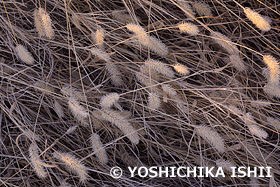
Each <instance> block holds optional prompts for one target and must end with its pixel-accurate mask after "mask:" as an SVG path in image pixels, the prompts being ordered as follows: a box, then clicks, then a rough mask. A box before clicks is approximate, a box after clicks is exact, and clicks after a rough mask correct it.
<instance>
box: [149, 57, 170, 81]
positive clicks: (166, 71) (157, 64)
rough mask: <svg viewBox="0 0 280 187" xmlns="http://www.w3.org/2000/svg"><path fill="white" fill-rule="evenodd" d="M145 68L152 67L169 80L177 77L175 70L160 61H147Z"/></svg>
mask: <svg viewBox="0 0 280 187" xmlns="http://www.w3.org/2000/svg"><path fill="white" fill-rule="evenodd" d="M145 66H148V67H150V68H151V69H152V70H154V71H156V72H158V73H160V74H162V75H164V76H166V77H168V78H173V77H174V76H175V75H174V72H173V70H172V69H171V68H170V67H168V66H167V65H165V64H164V63H162V62H161V61H159V60H153V59H148V60H146V61H145Z"/></svg>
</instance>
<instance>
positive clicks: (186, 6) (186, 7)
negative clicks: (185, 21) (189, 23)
mask: <svg viewBox="0 0 280 187" xmlns="http://www.w3.org/2000/svg"><path fill="white" fill-rule="evenodd" d="M178 4H179V5H180V8H181V9H182V10H184V12H185V11H186V12H188V13H189V14H191V15H192V16H195V12H194V11H193V9H192V7H191V5H190V4H189V3H187V2H186V1H184V0H178ZM186 12H185V14H186V15H187V16H188V17H191V16H190V15H189V14H187V13H186Z"/></svg>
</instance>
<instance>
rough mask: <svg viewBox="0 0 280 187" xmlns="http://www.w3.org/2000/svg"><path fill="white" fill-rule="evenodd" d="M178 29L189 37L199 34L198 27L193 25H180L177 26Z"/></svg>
mask: <svg viewBox="0 0 280 187" xmlns="http://www.w3.org/2000/svg"><path fill="white" fill-rule="evenodd" d="M178 28H179V30H180V32H181V33H187V34H189V35H191V36H195V35H198V33H199V29H198V27H197V26H196V25H195V24H193V23H181V24H179V25H178Z"/></svg>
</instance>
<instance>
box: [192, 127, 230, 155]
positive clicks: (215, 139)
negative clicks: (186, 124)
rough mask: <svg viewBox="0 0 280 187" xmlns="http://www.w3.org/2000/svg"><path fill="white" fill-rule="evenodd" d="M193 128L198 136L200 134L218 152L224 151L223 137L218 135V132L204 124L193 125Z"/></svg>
mask: <svg viewBox="0 0 280 187" xmlns="http://www.w3.org/2000/svg"><path fill="white" fill-rule="evenodd" d="M195 130H196V132H197V134H198V135H199V136H201V137H202V138H203V139H204V140H206V141H207V142H208V143H209V144H210V145H212V146H213V147H214V148H215V149H216V150H217V151H218V152H219V153H224V152H225V143H224V139H223V138H222V137H221V136H220V134H219V133H217V132H216V131H214V130H213V129H211V128H210V127H207V126H205V125H199V126H197V127H195Z"/></svg>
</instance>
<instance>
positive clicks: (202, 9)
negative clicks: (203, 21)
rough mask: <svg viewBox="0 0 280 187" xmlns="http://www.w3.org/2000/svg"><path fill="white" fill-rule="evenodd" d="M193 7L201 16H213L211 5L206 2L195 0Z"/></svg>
mask: <svg viewBox="0 0 280 187" xmlns="http://www.w3.org/2000/svg"><path fill="white" fill-rule="evenodd" d="M192 7H193V9H194V10H195V11H196V12H197V14H198V15H199V16H209V17H212V16H213V14H212V11H211V8H210V6H209V5H208V4H206V3H203V2H196V1H194V2H192Z"/></svg>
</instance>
